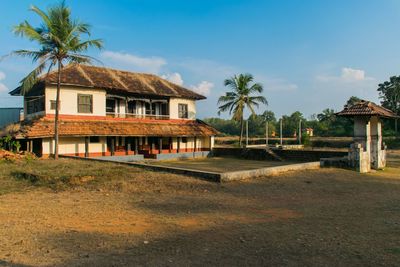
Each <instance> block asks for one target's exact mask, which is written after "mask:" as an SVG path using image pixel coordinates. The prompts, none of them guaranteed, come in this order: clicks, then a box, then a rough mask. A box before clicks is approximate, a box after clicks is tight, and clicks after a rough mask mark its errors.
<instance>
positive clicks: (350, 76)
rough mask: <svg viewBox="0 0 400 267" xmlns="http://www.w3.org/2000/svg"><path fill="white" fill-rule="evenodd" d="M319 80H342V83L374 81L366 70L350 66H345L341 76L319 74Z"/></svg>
mask: <svg viewBox="0 0 400 267" xmlns="http://www.w3.org/2000/svg"><path fill="white" fill-rule="evenodd" d="M316 78H317V81H320V82H332V81H336V82H342V83H355V82H362V81H374V80H375V79H374V78H372V77H367V76H366V75H365V71H364V70H360V69H353V68H349V67H344V68H342V70H341V74H340V76H335V75H318V76H317V77H316Z"/></svg>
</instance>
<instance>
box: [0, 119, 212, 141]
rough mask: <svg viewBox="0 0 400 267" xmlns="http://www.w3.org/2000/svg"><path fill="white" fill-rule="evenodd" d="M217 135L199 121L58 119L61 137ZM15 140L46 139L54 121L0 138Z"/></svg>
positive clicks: (19, 126)
mask: <svg viewBox="0 0 400 267" xmlns="http://www.w3.org/2000/svg"><path fill="white" fill-rule="evenodd" d="M217 133H218V131H217V130H215V129H214V128H213V127H211V126H209V125H208V124H206V123H204V122H202V121H200V120H188V121H182V120H166V121H152V120H136V121H134V120H130V121H129V120H126V121H124V120H111V119H109V120H98V119H86V120H83V119H65V118H61V119H60V124H59V135H60V136H160V137H177V136H213V135H216V134H217ZM7 134H10V135H12V136H13V137H15V138H17V139H25V138H46V137H52V136H53V135H54V119H53V118H51V117H43V118H40V119H36V120H32V121H23V122H20V123H16V124H12V125H9V126H8V127H7V128H5V129H4V130H3V131H2V132H0V135H3V136H4V135H7Z"/></svg>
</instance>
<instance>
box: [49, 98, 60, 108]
mask: <svg viewBox="0 0 400 267" xmlns="http://www.w3.org/2000/svg"><path fill="white" fill-rule="evenodd" d="M53 105H54V106H53ZM60 107H61V101H60V102H59V103H58V109H60ZM50 110H56V100H50Z"/></svg>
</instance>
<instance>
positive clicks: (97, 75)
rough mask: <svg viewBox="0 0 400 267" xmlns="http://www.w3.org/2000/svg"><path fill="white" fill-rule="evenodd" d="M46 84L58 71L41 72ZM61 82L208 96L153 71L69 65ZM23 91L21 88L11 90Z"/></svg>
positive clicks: (147, 92)
mask: <svg viewBox="0 0 400 267" xmlns="http://www.w3.org/2000/svg"><path fill="white" fill-rule="evenodd" d="M40 82H44V83H45V84H47V85H54V84H56V83H57V72H56V71H53V72H50V73H49V74H45V75H42V76H41V77H40V78H39V80H38V84H39V83H40ZM61 84H62V85H70V86H81V87H88V88H101V89H106V90H107V91H110V92H115V93H127V94H139V95H154V96H168V97H177V98H189V99H196V100H200V99H205V97H204V96H202V95H200V94H197V93H195V92H193V91H191V90H189V89H186V88H184V87H182V86H179V85H177V84H174V83H171V82H169V81H167V80H165V79H162V78H160V77H158V76H156V75H153V74H146V73H136V72H128V71H122V70H114V69H109V68H103V67H96V66H88V65H83V64H70V65H67V66H66V67H64V68H63V70H62V72H61ZM10 94H11V95H18V94H20V88H17V89H15V90H13V91H11V92H10Z"/></svg>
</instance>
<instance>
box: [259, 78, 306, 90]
mask: <svg viewBox="0 0 400 267" xmlns="http://www.w3.org/2000/svg"><path fill="white" fill-rule="evenodd" d="M261 83H262V84H263V87H264V90H265V91H277V92H279V91H280V92H282V91H285V92H288V91H289V92H290V91H296V90H297V89H298V88H299V87H298V86H297V84H294V83H290V82H288V81H286V80H284V79H276V78H261Z"/></svg>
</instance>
